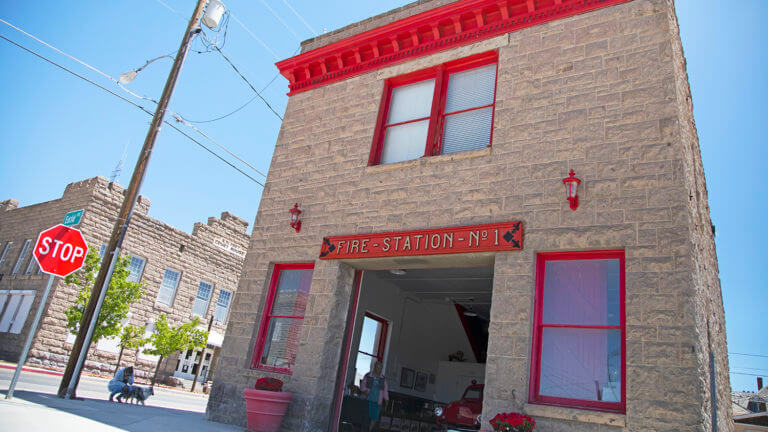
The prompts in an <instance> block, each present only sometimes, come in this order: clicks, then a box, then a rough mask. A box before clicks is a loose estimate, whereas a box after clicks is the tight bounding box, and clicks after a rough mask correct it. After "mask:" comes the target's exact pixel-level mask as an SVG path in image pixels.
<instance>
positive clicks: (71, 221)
mask: <svg viewBox="0 0 768 432" xmlns="http://www.w3.org/2000/svg"><path fill="white" fill-rule="evenodd" d="M83 211H84V210H83V209H80V210H75V211H71V212H69V213H67V214H65V215H64V222H62V223H61V224H62V225H66V226H72V225H77V224H79V223H80V219H82V218H83Z"/></svg>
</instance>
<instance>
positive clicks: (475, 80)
mask: <svg viewBox="0 0 768 432" xmlns="http://www.w3.org/2000/svg"><path fill="white" fill-rule="evenodd" d="M497 58H498V54H497V53H496V52H495V51H493V52H488V53H483V54H478V55H474V56H471V57H468V58H465V59H461V60H456V61H453V62H450V63H445V64H442V65H440V66H437V67H433V68H429V69H426V70H422V71H418V72H414V73H410V74H407V75H403V76H400V77H396V78H391V79H388V80H387V81H386V82H385V87H384V95H383V97H382V102H381V108H380V109H379V120H378V123H377V125H376V131H375V133H374V139H373V146H372V148H371V155H370V158H369V161H368V164H369V165H377V164H389V163H395V162H401V161H405V160H411V159H416V158H419V157H422V156H436V155H440V154H448V153H457V152H462V151H467V150H475V149H481V148H484V147H487V146H490V145H491V130H492V128H493V110H494V104H495V99H496V62H497Z"/></svg>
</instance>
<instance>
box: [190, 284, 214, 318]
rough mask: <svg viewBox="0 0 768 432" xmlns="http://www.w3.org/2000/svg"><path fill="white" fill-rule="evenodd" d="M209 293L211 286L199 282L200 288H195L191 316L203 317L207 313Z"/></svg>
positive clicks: (211, 289)
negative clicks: (195, 294)
mask: <svg viewBox="0 0 768 432" xmlns="http://www.w3.org/2000/svg"><path fill="white" fill-rule="evenodd" d="M211 291H213V285H211V284H209V283H208V282H203V281H200V286H198V287H197V296H195V304H194V306H192V313H193V314H195V315H197V316H201V317H204V316H205V313H206V312H207V311H208V301H209V300H210V299H211Z"/></svg>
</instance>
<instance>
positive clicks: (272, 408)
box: [243, 389, 293, 432]
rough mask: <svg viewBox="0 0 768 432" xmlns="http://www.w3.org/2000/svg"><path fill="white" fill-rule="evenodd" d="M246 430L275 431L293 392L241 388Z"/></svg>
mask: <svg viewBox="0 0 768 432" xmlns="http://www.w3.org/2000/svg"><path fill="white" fill-rule="evenodd" d="M243 396H244V397H245V412H246V414H247V415H248V430H249V431H253V432H277V430H278V429H280V423H281V422H282V421H283V417H284V416H285V411H286V410H287V409H288V404H289V403H290V402H291V397H293V393H288V392H273V391H266V390H254V389H245V390H243Z"/></svg>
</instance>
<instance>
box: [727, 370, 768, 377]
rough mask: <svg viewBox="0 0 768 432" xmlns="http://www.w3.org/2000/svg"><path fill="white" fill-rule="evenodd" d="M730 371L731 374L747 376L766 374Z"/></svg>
mask: <svg viewBox="0 0 768 432" xmlns="http://www.w3.org/2000/svg"><path fill="white" fill-rule="evenodd" d="M729 373H730V374H731V375H747V376H756V377H762V376H765V374H763V375H759V374H751V373H744V372H733V371H730V372H729Z"/></svg>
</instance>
